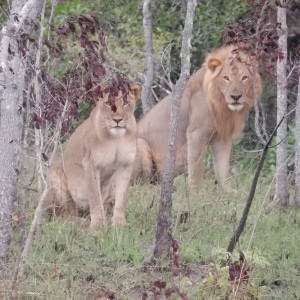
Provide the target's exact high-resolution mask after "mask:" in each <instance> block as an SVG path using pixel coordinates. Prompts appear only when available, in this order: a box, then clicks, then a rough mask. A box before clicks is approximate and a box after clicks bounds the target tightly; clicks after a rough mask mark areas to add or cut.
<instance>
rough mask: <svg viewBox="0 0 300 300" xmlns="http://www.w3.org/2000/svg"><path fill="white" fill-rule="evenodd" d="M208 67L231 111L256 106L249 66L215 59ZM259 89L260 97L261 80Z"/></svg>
mask: <svg viewBox="0 0 300 300" xmlns="http://www.w3.org/2000/svg"><path fill="white" fill-rule="evenodd" d="M208 67H209V69H210V70H211V71H212V72H213V74H214V78H213V80H214V84H213V86H214V87H215V88H216V87H217V89H218V92H219V93H220V94H221V97H220V98H221V99H222V100H221V101H225V103H226V105H227V107H228V108H229V109H230V110H231V111H237V112H239V111H242V110H243V109H245V110H249V109H250V108H251V107H253V106H254V93H253V75H252V73H251V71H250V69H249V66H247V65H246V64H245V63H243V62H241V61H240V60H239V59H238V58H234V57H229V58H227V59H226V60H225V61H223V62H221V61H220V60H218V59H214V58H213V59H211V60H210V61H208ZM258 76H259V75H258ZM257 89H258V96H260V95H259V93H260V89H261V83H260V78H257Z"/></svg>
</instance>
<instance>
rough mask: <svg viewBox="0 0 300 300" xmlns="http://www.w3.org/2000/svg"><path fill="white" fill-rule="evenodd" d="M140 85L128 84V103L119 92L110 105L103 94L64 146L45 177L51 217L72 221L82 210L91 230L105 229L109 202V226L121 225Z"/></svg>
mask: <svg viewBox="0 0 300 300" xmlns="http://www.w3.org/2000/svg"><path fill="white" fill-rule="evenodd" d="M140 93H141V89H140V86H138V85H136V84H134V85H131V87H130V88H129V91H128V95H127V101H124V98H123V96H124V95H122V94H121V93H119V95H118V96H117V97H116V99H115V106H114V105H111V102H109V101H108V94H106V95H104V98H103V99H100V100H99V101H98V103H97V105H96V107H95V108H94V109H93V111H92V112H91V114H90V117H89V118H88V119H87V120H85V121H84V122H83V123H82V124H81V125H80V126H78V128H77V129H76V130H75V132H74V133H73V134H72V136H71V138H70V140H69V141H68V143H67V146H66V149H65V151H64V153H63V155H62V157H61V159H60V160H59V161H58V163H57V164H56V165H55V166H54V167H53V168H52V169H51V172H50V186H51V189H50V191H49V193H48V195H47V199H46V203H45V207H46V208H48V210H49V211H50V212H52V213H54V214H63V215H65V216H74V215H75V216H76V215H77V214H78V211H87V212H89V213H90V217H91V224H90V226H91V228H99V227H101V226H106V225H107V221H106V215H107V208H108V207H110V206H111V204H112V203H114V208H113V215H112V222H113V224H125V223H126V220H125V208H126V193H127V189H128V186H129V182H130V178H131V175H132V170H133V165H134V161H135V156H136V131H137V130H136V121H135V118H134V115H133V113H134V108H135V103H136V100H137V99H138V98H139V97H140Z"/></svg>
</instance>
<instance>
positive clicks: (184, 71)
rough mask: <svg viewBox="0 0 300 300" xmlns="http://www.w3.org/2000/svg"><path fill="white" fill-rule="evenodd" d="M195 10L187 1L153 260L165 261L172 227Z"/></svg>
mask: <svg viewBox="0 0 300 300" xmlns="http://www.w3.org/2000/svg"><path fill="white" fill-rule="evenodd" d="M196 6H197V0H188V2H187V11H186V18H185V24H184V30H183V32H182V45H181V54H180V56H181V73H180V77H179V79H178V81H177V82H176V85H175V87H174V91H173V94H172V105H171V121H170V134H169V141H168V145H169V152H168V157H167V161H166V166H165V170H164V173H163V177H162V183H161V194H160V206H159V213H158V219H157V229H156V242H155V248H154V257H155V258H161V257H168V256H169V255H170V247H171V242H172V237H171V234H170V228H171V224H172V191H173V181H174V165H175V159H176V139H177V131H178V121H179V108H180V100H181V97H182V94H183V91H184V88H185V85H186V82H187V80H188V77H189V75H190V66H191V64H190V50H191V38H192V31H193V21H194V13H195V9H196Z"/></svg>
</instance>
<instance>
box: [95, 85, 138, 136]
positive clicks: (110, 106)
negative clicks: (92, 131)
mask: <svg viewBox="0 0 300 300" xmlns="http://www.w3.org/2000/svg"><path fill="white" fill-rule="evenodd" d="M140 93H141V88H140V86H139V85H136V84H132V85H131V86H130V89H129V91H128V92H127V94H122V93H121V92H119V94H118V95H117V96H114V97H112V96H110V94H109V93H107V94H105V95H104V98H103V100H102V101H101V103H100V104H101V105H100V109H101V111H102V116H103V122H104V127H105V128H107V129H108V131H109V133H110V134H112V135H124V134H125V132H126V128H127V123H128V121H129V120H130V119H131V118H132V117H133V113H134V109H135V104H136V101H137V99H139V97H140Z"/></svg>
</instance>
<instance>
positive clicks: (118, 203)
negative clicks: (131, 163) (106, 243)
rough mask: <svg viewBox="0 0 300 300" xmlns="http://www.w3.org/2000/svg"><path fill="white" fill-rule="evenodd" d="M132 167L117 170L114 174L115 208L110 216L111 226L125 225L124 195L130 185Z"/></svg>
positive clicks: (125, 200) (125, 201)
mask: <svg viewBox="0 0 300 300" xmlns="http://www.w3.org/2000/svg"><path fill="white" fill-rule="evenodd" d="M131 173H132V167H127V168H124V169H119V170H117V171H116V173H115V174H114V179H115V206H114V210H113V216H112V224H113V225H116V224H121V225H126V218H125V210H126V204H127V199H126V196H127V195H126V194H127V190H128V186H129V183H130V178H131Z"/></svg>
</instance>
